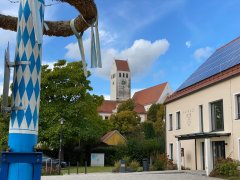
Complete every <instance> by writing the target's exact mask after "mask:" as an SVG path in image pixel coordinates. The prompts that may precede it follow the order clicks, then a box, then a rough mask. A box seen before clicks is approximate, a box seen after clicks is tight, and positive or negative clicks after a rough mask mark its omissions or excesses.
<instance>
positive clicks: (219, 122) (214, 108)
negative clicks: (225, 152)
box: [211, 100, 224, 131]
mask: <svg viewBox="0 0 240 180" xmlns="http://www.w3.org/2000/svg"><path fill="white" fill-rule="evenodd" d="M211 123H212V131H222V130H224V120H223V101H222V100H220V101H216V102H213V103H211Z"/></svg>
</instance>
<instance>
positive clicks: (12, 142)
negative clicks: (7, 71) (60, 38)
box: [8, 0, 44, 180]
mask: <svg viewBox="0 0 240 180" xmlns="http://www.w3.org/2000/svg"><path fill="white" fill-rule="evenodd" d="M19 3H20V8H19V13H18V15H19V17H18V25H17V45H16V52H15V68H14V76H13V93H12V94H13V95H12V107H13V108H12V111H11V119H10V125H9V138H8V145H9V147H10V150H11V152H25V153H28V152H34V147H35V145H36V144H37V137H38V121H39V105H40V79H41V60H42V36H41V35H39V36H38V35H37V34H36V32H38V34H39V33H40V34H41V31H42V28H43V21H44V0H34V1H33V0H20V2H19ZM36 19H37V20H38V21H37V22H36ZM36 23H37V25H38V26H36ZM39 27H41V28H39ZM39 178H40V177H39ZM32 179H33V165H32V164H27V163H11V164H10V165H9V172H8V180H32Z"/></svg>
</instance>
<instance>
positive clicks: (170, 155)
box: [168, 143, 173, 160]
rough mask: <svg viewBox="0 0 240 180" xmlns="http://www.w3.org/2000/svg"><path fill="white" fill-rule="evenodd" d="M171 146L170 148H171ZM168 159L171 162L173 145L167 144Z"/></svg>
mask: <svg viewBox="0 0 240 180" xmlns="http://www.w3.org/2000/svg"><path fill="white" fill-rule="evenodd" d="M171 146H172V148H171ZM168 156H169V159H171V160H173V143H169V151H168Z"/></svg>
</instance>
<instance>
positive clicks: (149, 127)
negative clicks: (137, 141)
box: [142, 121, 156, 139]
mask: <svg viewBox="0 0 240 180" xmlns="http://www.w3.org/2000/svg"><path fill="white" fill-rule="evenodd" d="M142 127H143V132H144V136H145V139H153V138H155V137H156V134H155V130H154V124H153V122H151V121H146V122H144V123H142Z"/></svg>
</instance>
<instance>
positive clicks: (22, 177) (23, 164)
mask: <svg viewBox="0 0 240 180" xmlns="http://www.w3.org/2000/svg"><path fill="white" fill-rule="evenodd" d="M58 1H61V2H67V3H69V4H70V5H71V6H74V7H75V8H76V9H77V10H78V11H79V12H80V15H79V16H77V17H76V18H74V19H73V20H71V21H55V22H52V21H45V22H44V0H20V6H19V13H18V18H16V17H11V16H6V15H2V14H0V28H3V29H8V30H12V31H17V45H16V52H15V59H14V62H13V63H11V62H10V59H9V54H8V53H9V49H8V50H7V51H6V55H5V75H4V76H5V77H4V91H3V92H4V94H3V104H2V111H3V112H4V114H5V113H6V111H10V112H11V118H10V123H9V137H8V145H9V148H8V151H7V152H3V153H2V166H1V173H0V179H1V180H7V179H8V180H40V178H41V177H40V176H41V164H42V162H41V161H42V157H41V156H42V154H41V153H37V152H35V145H36V144H37V137H38V122H39V105H40V82H41V61H42V38H43V34H45V35H49V36H62V37H66V36H71V35H73V34H75V36H76V37H77V39H78V43H79V49H80V53H81V58H82V61H83V64H84V62H85V55H84V48H83V43H82V35H83V32H84V31H85V30H86V29H87V28H89V27H90V26H91V29H92V33H91V34H92V41H91V44H92V48H91V57H92V59H91V63H92V67H101V53H100V41H99V33H98V22H97V8H96V4H95V2H94V0H58ZM43 25H44V27H45V29H43ZM93 28H94V29H95V31H93ZM94 32H95V34H96V35H95V34H94ZM10 67H14V76H13V91H12V107H6V106H7V104H8V103H7V97H8V88H9V78H10V70H9V68H10ZM84 71H85V75H86V76H87V73H86V72H87V71H86V66H84Z"/></svg>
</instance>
